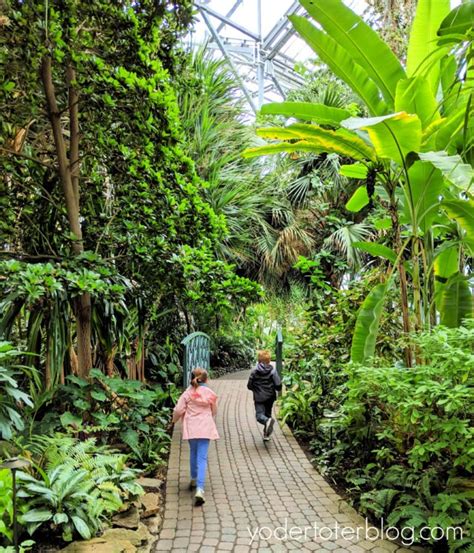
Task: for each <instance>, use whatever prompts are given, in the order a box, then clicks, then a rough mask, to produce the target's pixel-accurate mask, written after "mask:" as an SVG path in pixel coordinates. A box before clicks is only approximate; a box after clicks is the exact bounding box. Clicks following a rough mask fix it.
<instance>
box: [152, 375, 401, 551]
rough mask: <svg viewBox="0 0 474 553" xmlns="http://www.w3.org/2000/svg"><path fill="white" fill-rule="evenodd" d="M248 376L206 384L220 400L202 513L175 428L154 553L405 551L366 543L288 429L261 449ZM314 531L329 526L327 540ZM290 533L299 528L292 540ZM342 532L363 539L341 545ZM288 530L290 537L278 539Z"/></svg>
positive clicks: (355, 521) (356, 520) (350, 513)
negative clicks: (195, 503)
mask: <svg viewBox="0 0 474 553" xmlns="http://www.w3.org/2000/svg"><path fill="white" fill-rule="evenodd" d="M248 374H249V373H248V371H244V372H240V373H234V374H233V375H229V376H226V377H223V378H220V379H218V380H214V381H212V382H211V383H210V385H211V387H212V388H213V389H214V390H215V391H216V393H217V394H218V395H219V413H218V420H217V425H218V428H219V433H220V436H221V439H220V440H219V441H218V442H214V443H212V444H211V448H210V452H209V472H208V481H207V483H206V500H207V501H206V504H205V505H204V506H203V507H194V506H193V494H192V492H190V491H188V484H189V455H188V444H187V443H186V442H182V441H181V425H180V424H179V425H178V426H177V427H176V428H175V431H174V434H173V440H172V446H171V453H170V459H169V466H168V480H167V497H166V510H165V518H164V522H163V529H162V531H161V534H160V539H159V541H158V542H157V545H156V549H155V551H172V552H178V551H179V552H182V553H185V552H187V551H199V552H200V553H214V552H219V551H222V552H224V551H234V552H235V553H240V552H247V551H258V552H259V553H265V552H272V551H292V550H295V551H334V552H335V553H339V552H346V551H350V552H354V553H355V552H361V553H363V552H364V551H368V550H370V551H371V552H373V553H386V552H389V551H397V552H402V551H408V549H406V548H403V547H400V546H398V545H397V544H395V543H393V542H391V541H381V540H377V541H370V540H366V539H365V521H364V520H363V519H362V518H361V517H359V516H358V515H357V513H356V512H355V511H354V510H353V509H352V508H351V507H349V505H348V504H347V503H346V502H345V501H343V500H342V499H341V498H340V497H339V496H338V495H337V494H336V493H335V492H334V490H333V489H332V488H331V487H330V486H329V484H327V483H326V481H325V480H324V479H323V478H322V477H321V476H320V474H319V473H318V472H317V471H316V470H315V469H314V468H313V467H312V466H311V463H310V462H309V460H308V459H307V457H306V455H305V453H304V452H303V451H302V449H301V448H300V446H299V445H298V443H297V442H296V440H295V439H294V437H293V436H292V434H291V432H290V431H289V429H288V428H287V427H284V428H283V429H281V428H280V427H279V426H278V425H275V431H274V435H273V437H272V440H271V441H270V442H266V443H264V442H263V439H262V434H261V427H260V425H258V424H257V422H256V421H255V417H254V411H253V402H252V397H251V393H250V392H249V391H248V390H247V389H246V380H247V377H248ZM315 524H316V525H317V527H318V529H321V528H322V527H323V526H326V527H328V528H329V529H326V530H325V531H323V530H321V534H320V536H323V537H327V536H328V535H329V533H330V532H331V533H332V536H331V538H330V539H327V538H326V539H325V540H323V539H321V537H320V538H316V539H314V535H315V531H314V525H315ZM336 524H337V525H338V526H339V531H338V535H337V536H336V535H335V534H336V530H335V528H336ZM293 526H296V527H298V528H297V529H294V530H293V534H292V536H290V535H289V533H290V529H291V527H293ZM341 526H342V527H347V528H348V530H346V532H347V533H346V534H345V535H346V538H350V535H349V533H350V530H349V528H357V527H358V526H360V527H362V528H364V532H362V531H361V540H359V541H358V540H357V539H356V538H355V536H354V535H352V540H351V539H344V537H343V536H342V535H341ZM249 527H250V532H252V534H254V532H255V531H256V530H257V527H259V528H260V533H258V532H257V534H255V538H254V539H253V540H252V537H251V534H250V532H249ZM278 527H283V528H282V529H280V530H278V531H277V532H276V536H277V537H278V538H280V539H277V537H275V533H274V531H275V529H276V528H278ZM285 527H286V528H287V536H286V539H283V540H282V539H281V538H285ZM299 528H301V534H300V535H297V534H298V532H300V530H299ZM305 528H306V539H305V537H304V532H305ZM318 532H319V530H318ZM270 533H272V536H271V537H270V536H269V534H270ZM362 534H363V536H364V539H362ZM251 542H252V543H251Z"/></svg>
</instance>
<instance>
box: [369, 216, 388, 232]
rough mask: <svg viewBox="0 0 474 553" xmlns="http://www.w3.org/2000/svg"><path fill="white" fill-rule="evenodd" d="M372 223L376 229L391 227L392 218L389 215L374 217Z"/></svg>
mask: <svg viewBox="0 0 474 553" xmlns="http://www.w3.org/2000/svg"><path fill="white" fill-rule="evenodd" d="M372 222H373V225H374V227H375V228H376V229H377V230H387V229H389V228H392V219H391V218H390V217H383V218H382V219H374V220H373V221H372Z"/></svg>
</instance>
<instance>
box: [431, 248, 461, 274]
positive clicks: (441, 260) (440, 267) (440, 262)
mask: <svg viewBox="0 0 474 553" xmlns="http://www.w3.org/2000/svg"><path fill="white" fill-rule="evenodd" d="M443 246H444V244H443ZM458 271H459V245H458V244H456V245H451V246H450V247H447V248H444V249H443V250H441V251H440V252H439V253H438V254H437V255H436V257H435V260H434V274H435V276H437V277H439V278H441V279H448V278H449V277H450V276H452V275H454V273H457V272H458Z"/></svg>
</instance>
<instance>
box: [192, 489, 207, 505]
mask: <svg viewBox="0 0 474 553" xmlns="http://www.w3.org/2000/svg"><path fill="white" fill-rule="evenodd" d="M203 503H206V500H205V499H204V490H203V489H202V488H198V489H197V490H196V495H195V496H194V505H196V506H199V505H202V504H203Z"/></svg>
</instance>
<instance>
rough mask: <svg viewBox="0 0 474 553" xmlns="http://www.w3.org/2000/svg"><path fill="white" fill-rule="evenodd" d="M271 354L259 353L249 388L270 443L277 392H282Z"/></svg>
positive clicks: (258, 419) (256, 414)
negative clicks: (271, 362)
mask: <svg viewBox="0 0 474 553" xmlns="http://www.w3.org/2000/svg"><path fill="white" fill-rule="evenodd" d="M270 359H271V358H270V352H269V351H267V350H263V351H259V352H258V354H257V360H258V363H257V366H256V367H255V369H254V370H253V371H252V372H251V373H250V378H249V381H248V383H247V388H248V389H249V390H252V392H253V400H254V402H255V416H256V418H257V421H258V422H259V423H260V424H263V439H264V440H265V441H268V440H269V439H270V435H271V433H272V432H273V425H274V424H275V419H274V418H273V417H272V407H273V403H274V402H275V399H276V392H277V390H281V380H280V376H279V375H278V372H277V370H276V368H275V367H273V366H272V365H271V364H270Z"/></svg>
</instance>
